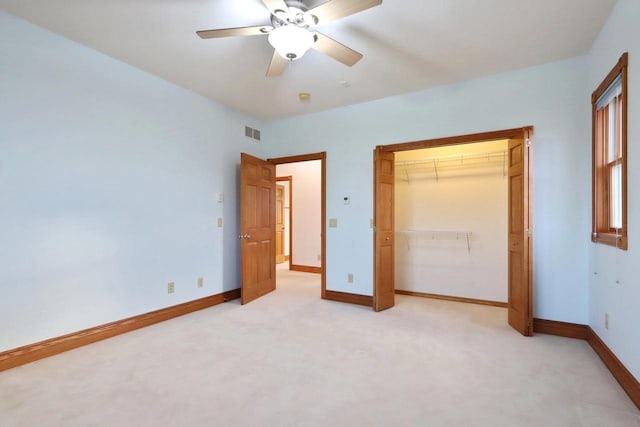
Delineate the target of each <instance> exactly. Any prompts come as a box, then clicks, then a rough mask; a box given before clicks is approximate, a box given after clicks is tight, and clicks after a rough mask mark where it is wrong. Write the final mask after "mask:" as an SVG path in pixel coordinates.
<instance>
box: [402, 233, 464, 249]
mask: <svg viewBox="0 0 640 427" xmlns="http://www.w3.org/2000/svg"><path fill="white" fill-rule="evenodd" d="M396 233H397V234H401V235H404V236H405V237H406V240H407V250H411V245H410V241H409V238H410V237H420V238H427V239H430V240H462V241H466V242H467V252H468V253H471V236H472V235H473V232H471V231H443V230H396Z"/></svg>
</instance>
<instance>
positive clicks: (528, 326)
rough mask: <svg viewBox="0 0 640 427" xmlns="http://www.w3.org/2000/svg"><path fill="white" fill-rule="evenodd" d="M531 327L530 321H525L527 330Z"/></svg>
mask: <svg viewBox="0 0 640 427" xmlns="http://www.w3.org/2000/svg"><path fill="white" fill-rule="evenodd" d="M530 327H531V319H527V328H530Z"/></svg>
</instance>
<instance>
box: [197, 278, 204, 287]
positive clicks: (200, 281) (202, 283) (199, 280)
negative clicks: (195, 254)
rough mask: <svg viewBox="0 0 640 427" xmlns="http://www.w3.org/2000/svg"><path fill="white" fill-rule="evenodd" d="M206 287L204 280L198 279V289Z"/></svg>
mask: <svg viewBox="0 0 640 427" xmlns="http://www.w3.org/2000/svg"><path fill="white" fill-rule="evenodd" d="M203 286H204V278H202V277H198V287H199V288H201V287H203Z"/></svg>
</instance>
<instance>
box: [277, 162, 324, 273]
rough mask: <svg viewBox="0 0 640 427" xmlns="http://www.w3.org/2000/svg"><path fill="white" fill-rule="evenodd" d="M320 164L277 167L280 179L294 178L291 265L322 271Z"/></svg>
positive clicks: (293, 164)
mask: <svg viewBox="0 0 640 427" xmlns="http://www.w3.org/2000/svg"><path fill="white" fill-rule="evenodd" d="M321 165H322V162H321V161H320V160H310V161H307V162H297V163H287V164H283V165H278V166H276V175H277V176H291V177H293V178H292V183H291V188H292V196H291V197H292V199H293V203H292V205H291V207H292V209H293V218H292V222H293V228H292V232H293V236H292V239H291V240H292V241H293V242H292V243H293V245H292V249H293V251H292V258H291V263H292V264H294V265H301V266H307V267H320V265H321V261H320V260H319V259H318V255H320V254H321V253H322V246H321V245H322V243H321V231H322V227H321V222H322V216H321V215H322V211H321V203H322V198H321V193H320V192H321V188H322V187H321V178H322V170H321Z"/></svg>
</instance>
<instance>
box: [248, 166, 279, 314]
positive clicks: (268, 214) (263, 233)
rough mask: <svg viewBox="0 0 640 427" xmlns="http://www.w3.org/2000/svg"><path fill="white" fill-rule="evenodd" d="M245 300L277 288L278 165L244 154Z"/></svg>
mask: <svg viewBox="0 0 640 427" xmlns="http://www.w3.org/2000/svg"><path fill="white" fill-rule="evenodd" d="M240 171H241V172H240V187H241V190H240V199H241V200H240V237H241V245H240V246H241V259H242V262H241V265H242V272H241V279H242V282H241V285H240V287H241V289H242V292H241V296H242V304H246V303H248V302H250V301H253V300H255V299H256V298H259V297H261V296H262V295H265V294H267V293H269V292H271V291H272V290H274V289H275V249H276V248H275V245H276V233H275V231H276V224H275V205H276V203H275V197H276V191H275V166H274V165H272V164H270V163H268V162H266V161H264V160H261V159H258V158H256V157H253V156H249V155H248V154H245V153H242V154H241V166H240Z"/></svg>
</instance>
